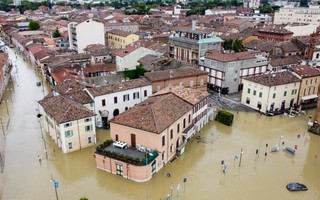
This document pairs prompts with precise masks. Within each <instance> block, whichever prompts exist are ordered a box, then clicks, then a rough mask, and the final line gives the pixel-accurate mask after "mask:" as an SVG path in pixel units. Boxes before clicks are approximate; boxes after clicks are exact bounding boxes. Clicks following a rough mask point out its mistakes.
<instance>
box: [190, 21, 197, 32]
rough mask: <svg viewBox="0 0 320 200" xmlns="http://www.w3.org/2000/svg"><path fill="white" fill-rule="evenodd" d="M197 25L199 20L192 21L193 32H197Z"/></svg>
mask: <svg viewBox="0 0 320 200" xmlns="http://www.w3.org/2000/svg"><path fill="white" fill-rule="evenodd" d="M196 24H197V20H192V21H191V25H192V26H191V27H192V30H193V31H194V30H196Z"/></svg>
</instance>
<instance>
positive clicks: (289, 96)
mask: <svg viewBox="0 0 320 200" xmlns="http://www.w3.org/2000/svg"><path fill="white" fill-rule="evenodd" d="M242 82H243V91H242V97H241V103H242V104H243V105H246V106H248V107H250V108H253V109H255V110H258V111H260V112H262V113H264V114H271V115H272V114H273V113H279V112H283V111H284V109H287V108H290V107H293V106H294V105H295V103H296V102H297V99H298V94H299V88H300V79H299V78H297V77H296V76H294V75H292V74H291V73H290V72H288V71H284V72H278V73H269V74H263V75H259V76H253V77H248V78H244V79H243V80H242Z"/></svg>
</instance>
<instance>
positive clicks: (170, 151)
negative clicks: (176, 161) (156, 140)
mask: <svg viewBox="0 0 320 200" xmlns="http://www.w3.org/2000/svg"><path fill="white" fill-rule="evenodd" d="M172 150H173V148H172V145H170V153H172Z"/></svg>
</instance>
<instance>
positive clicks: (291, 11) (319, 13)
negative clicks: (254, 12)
mask: <svg viewBox="0 0 320 200" xmlns="http://www.w3.org/2000/svg"><path fill="white" fill-rule="evenodd" d="M273 23H274V24H292V23H306V24H316V25H319V24H320V8H319V6H311V5H310V6H309V8H306V7H293V6H292V5H290V6H285V7H282V8H280V10H279V11H278V12H275V13H274V21H273Z"/></svg>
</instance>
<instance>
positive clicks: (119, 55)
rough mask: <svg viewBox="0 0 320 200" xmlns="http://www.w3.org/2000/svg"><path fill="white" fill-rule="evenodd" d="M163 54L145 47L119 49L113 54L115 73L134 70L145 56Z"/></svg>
mask: <svg viewBox="0 0 320 200" xmlns="http://www.w3.org/2000/svg"><path fill="white" fill-rule="evenodd" d="M148 54H149V55H158V56H162V55H163V54H162V53H160V52H157V51H154V50H151V49H148V48H145V47H138V46H128V47H126V48H125V49H120V50H119V51H117V52H116V53H115V55H116V65H117V71H125V70H134V69H136V66H137V65H139V63H138V60H139V59H140V58H143V57H144V56H146V55H148Z"/></svg>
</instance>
